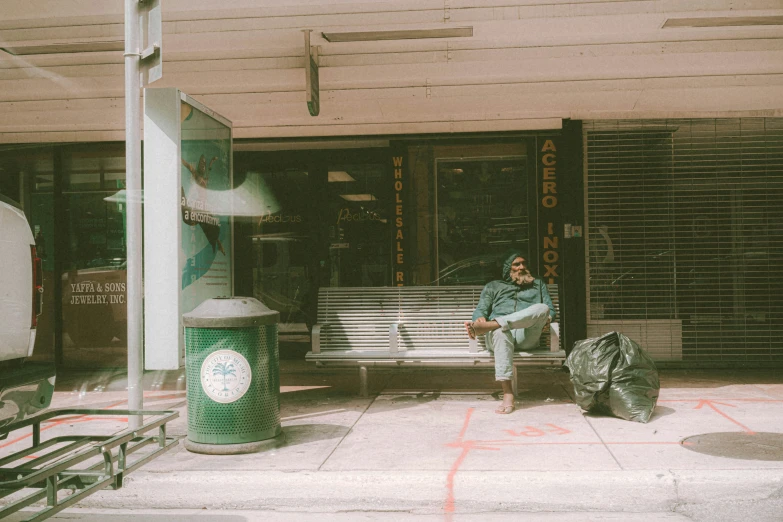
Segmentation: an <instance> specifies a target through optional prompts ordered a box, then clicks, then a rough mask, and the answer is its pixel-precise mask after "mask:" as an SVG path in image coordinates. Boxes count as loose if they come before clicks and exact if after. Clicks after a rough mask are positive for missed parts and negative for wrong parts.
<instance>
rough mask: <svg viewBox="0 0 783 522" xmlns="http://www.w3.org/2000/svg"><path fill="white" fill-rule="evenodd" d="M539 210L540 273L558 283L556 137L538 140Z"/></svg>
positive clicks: (551, 282)
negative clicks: (540, 240) (540, 226)
mask: <svg viewBox="0 0 783 522" xmlns="http://www.w3.org/2000/svg"><path fill="white" fill-rule="evenodd" d="M537 143H539V147H540V148H539V150H538V158H539V164H538V171H539V180H538V181H539V183H538V186H539V187H540V189H539V203H540V208H539V213H540V218H541V223H542V225H543V226H544V227H545V228H544V229H543V230H540V233H541V237H542V238H543V244H542V249H541V252H542V254H541V261H542V263H541V266H542V270H539V272H540V273H541V274H542V277H543V278H544V279H545V280H546V282H547V283H548V284H553V283H557V278H558V277H559V276H560V248H559V237H558V231H559V230H560V227H559V222H560V214H559V209H558V208H557V206H558V200H557V181H558V179H557V146H556V144H555V140H554V139H543V140H538V141H537Z"/></svg>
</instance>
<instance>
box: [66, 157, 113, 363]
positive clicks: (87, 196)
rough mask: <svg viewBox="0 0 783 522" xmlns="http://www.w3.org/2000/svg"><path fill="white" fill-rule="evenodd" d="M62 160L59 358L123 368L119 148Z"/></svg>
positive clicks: (73, 361)
mask: <svg viewBox="0 0 783 522" xmlns="http://www.w3.org/2000/svg"><path fill="white" fill-rule="evenodd" d="M63 162H64V165H63V167H64V169H63V170H64V172H63V195H62V201H63V210H64V214H65V215H64V223H63V229H64V230H63V231H64V232H65V233H66V236H67V239H68V241H67V249H66V251H64V252H62V260H61V262H62V264H61V266H62V274H61V277H62V314H63V331H64V334H65V335H64V336H63V354H64V361H65V363H66V364H73V363H77V362H78V364H79V365H81V366H84V365H91V364H96V365H101V366H124V365H125V363H126V360H127V356H126V348H127V344H126V342H127V341H126V331H127V308H126V300H125V299H126V283H127V271H126V270H127V268H126V267H127V265H126V243H125V210H126V209H125V191H124V188H125V159H124V149H123V147H122V146H121V145H118V146H105V145H103V146H100V147H90V148H84V149H81V148H78V149H73V150H69V151H67V152H66V153H65V155H64V160H63Z"/></svg>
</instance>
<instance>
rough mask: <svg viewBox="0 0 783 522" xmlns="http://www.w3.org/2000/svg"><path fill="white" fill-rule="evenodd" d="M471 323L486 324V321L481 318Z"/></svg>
mask: <svg viewBox="0 0 783 522" xmlns="http://www.w3.org/2000/svg"><path fill="white" fill-rule="evenodd" d="M473 322H474V323H486V322H487V320H486V319H484V318H483V317H479V318H478V319H476V320H475V321H473Z"/></svg>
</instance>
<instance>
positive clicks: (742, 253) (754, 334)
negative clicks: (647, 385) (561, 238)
mask: <svg viewBox="0 0 783 522" xmlns="http://www.w3.org/2000/svg"><path fill="white" fill-rule="evenodd" d="M585 131H586V132H585V136H586V137H585V139H586V157H587V214H588V216H587V217H588V227H589V228H588V231H589V236H588V240H589V246H588V253H587V258H588V259H587V264H588V274H589V279H588V288H587V291H588V304H589V307H588V334H600V333H603V332H606V331H611V330H618V331H624V332H626V333H627V334H628V335H630V336H631V337H634V338H636V339H637V340H639V341H640V342H641V343H642V344H643V345H645V346H646V348H647V349H649V350H650V351H651V352H652V353H653V355H654V356H655V357H656V358H658V359H674V360H677V359H685V360H700V361H713V362H723V363H728V362H760V361H771V360H775V361H781V360H783V344H782V341H781V338H782V336H781V334H782V333H783V325H782V323H781V312H782V311H783V283H782V282H783V263H781V262H780V261H779V259H780V258H781V249H782V247H783V119H725V120H715V119H710V120H647V121H619V122H618V121H612V122H588V123H586V125H585Z"/></svg>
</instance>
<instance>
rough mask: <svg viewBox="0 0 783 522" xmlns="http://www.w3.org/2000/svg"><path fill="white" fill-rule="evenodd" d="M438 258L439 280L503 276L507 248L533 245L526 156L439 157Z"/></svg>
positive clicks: (469, 282) (467, 280)
mask: <svg viewBox="0 0 783 522" xmlns="http://www.w3.org/2000/svg"><path fill="white" fill-rule="evenodd" d="M436 171H437V178H436V183H437V259H438V269H439V276H438V279H437V281H435V282H433V284H440V285H483V284H485V283H487V282H489V281H491V280H493V279H497V277H498V275H499V274H500V273H501V266H502V262H503V258H504V257H505V253H506V252H508V251H509V250H510V249H512V248H513V249H520V250H522V251H523V252H527V251H528V247H529V230H528V225H529V220H528V205H527V198H528V193H527V183H528V181H527V172H526V170H525V163H524V161H523V158H479V159H459V160H437V162H436Z"/></svg>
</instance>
